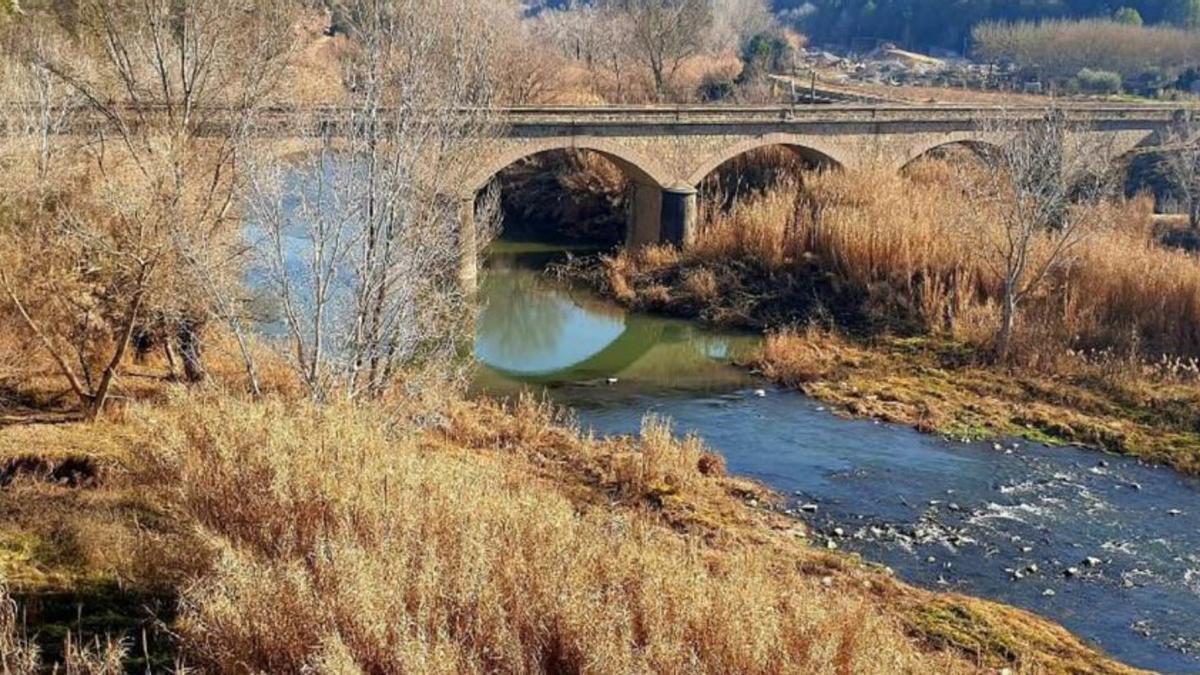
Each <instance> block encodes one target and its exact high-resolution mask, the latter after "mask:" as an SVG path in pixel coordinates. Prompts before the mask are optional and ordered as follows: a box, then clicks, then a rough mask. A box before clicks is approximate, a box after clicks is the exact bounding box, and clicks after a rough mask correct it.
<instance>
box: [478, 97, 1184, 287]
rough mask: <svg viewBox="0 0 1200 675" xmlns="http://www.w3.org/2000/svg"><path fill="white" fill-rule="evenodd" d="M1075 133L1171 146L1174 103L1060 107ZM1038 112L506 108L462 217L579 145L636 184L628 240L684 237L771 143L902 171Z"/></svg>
mask: <svg viewBox="0 0 1200 675" xmlns="http://www.w3.org/2000/svg"><path fill="white" fill-rule="evenodd" d="M1057 109H1058V110H1061V111H1062V112H1063V114H1065V115H1066V116H1067V118H1068V120H1070V121H1071V122H1072V123H1074V124H1078V128H1079V129H1081V131H1080V132H1078V133H1095V134H1105V135H1106V137H1107V138H1108V139H1110V141H1109V142H1111V144H1112V151H1113V154H1114V156H1120V155H1126V154H1129V153H1132V152H1136V151H1137V150H1138V149H1139V148H1147V147H1152V146H1155V145H1160V144H1162V143H1165V142H1166V139H1167V138H1168V132H1169V131H1170V130H1171V129H1172V127H1173V125H1176V124H1178V122H1179V120H1180V119H1181V115H1185V114H1186V111H1181V110H1180V109H1179V107H1178V106H1166V105H1128V106H1115V105H1068V106H1060V107H1059V108H1057ZM1046 114H1047V109H1046V108H1044V107H1023V108H1004V109H1000V108H988V107H979V106H965V105H936V106H933V105H931V106H916V105H914V106H894V107H880V106H809V107H804V108H792V107H717V106H707V107H702V106H683V107H537V108H533V107H529V108H509V109H505V110H503V111H502V113H501V124H502V127H501V128H502V132H501V134H500V137H499V138H496V139H492V140H489V141H488V142H486V143H484V144H483V146H482V147H480V148H479V152H478V153H476V154H475V157H476V164H477V166H476V167H475V168H474V170H473V171H472V172H471V174H470V178H469V179H468V180H467V182H466V184H465V185H464V186H463V192H462V194H461V195H459V198H461V199H462V200H463V214H464V215H463V217H464V219H468V218H471V217H472V216H471V214H473V212H474V206H473V205H474V199H475V195H476V193H477V192H478V191H479V190H480V189H482V188H483V187H484V186H486V185H487V183H488V182H489V181H491V180H492V178H493V177H494V176H495V175H496V174H497V173H499V172H500V171H501V170H503V169H504V168H505V167H507V166H509V165H511V164H513V163H515V162H517V161H520V160H521V159H524V158H526V157H530V156H532V155H536V154H538V153H541V152H546V151H551V150H563V149H586V150H591V151H594V152H597V153H599V154H601V155H603V156H604V157H606V158H608V159H609V160H611V161H613V162H614V163H615V164H617V165H618V166H620V167H621V168H622V169H623V170H624V171H625V173H626V174H627V175H628V177H629V178H630V179H631V180H632V182H633V185H634V194H633V199H632V200H631V201H632V205H631V208H630V213H629V216H628V227H627V231H626V241H627V243H628V244H630V245H635V246H636V245H643V244H648V243H657V242H672V243H685V242H687V241H689V240H690V239H691V237H692V236H693V233H694V229H695V223H696V213H697V188H698V186H699V184H700V183H701V182H702V181H703V180H704V178H705V177H706V176H708V175H709V174H710V173H711V172H712V171H713V170H715V169H716V168H717V167H719V166H720V165H721V164H723V163H725V162H726V161H729V160H731V159H733V158H735V157H737V156H739V155H741V154H744V153H746V152H749V151H752V150H754V149H757V148H761V147H766V146H784V147H789V148H792V149H794V150H795V151H796V152H798V153H800V154H801V156H803V157H804V158H806V159H808V160H809V161H810V162H811V163H813V164H815V165H820V166H825V167H830V168H843V167H844V168H857V167H862V166H866V165H868V164H874V165H881V166H885V167H890V168H891V169H893V170H896V171H899V170H901V169H902V168H903V167H905V166H906V165H908V164H909V163H910V162H912V161H914V160H916V159H918V158H920V157H922V156H924V155H926V154H928V153H929V152H931V151H934V150H936V149H938V148H942V147H943V146H947V145H953V144H964V145H969V146H980V145H982V146H986V145H994V144H998V143H1000V142H1002V141H1003V139H1002V138H997V137H995V136H996V134H997V133H998V132H990V133H989V132H986V131H982V130H981V128H980V124H979V121H980V120H983V119H989V118H995V117H997V116H1003V117H1004V118H1006V119H1018V120H1028V121H1034V120H1037V119H1041V118H1043V117H1044V116H1045V115H1046ZM467 225H468V223H467V222H464V228H463V232H464V250H463V276H464V280H465V281H466V282H467V283H468V284H473V281H474V278H475V264H476V262H475V260H476V251H475V248H474V242H473V241H472V239H473V236H472V233H473V232H474V228H473V227H469V226H467Z"/></svg>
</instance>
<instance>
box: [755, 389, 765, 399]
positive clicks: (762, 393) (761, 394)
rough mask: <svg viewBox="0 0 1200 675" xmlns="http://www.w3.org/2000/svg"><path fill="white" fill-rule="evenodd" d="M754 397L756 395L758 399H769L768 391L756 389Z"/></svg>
mask: <svg viewBox="0 0 1200 675" xmlns="http://www.w3.org/2000/svg"><path fill="white" fill-rule="evenodd" d="M754 395H755V396H756V397H757V398H766V397H767V390H766V389H755V390H754Z"/></svg>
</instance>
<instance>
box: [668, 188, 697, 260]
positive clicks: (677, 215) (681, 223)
mask: <svg viewBox="0 0 1200 675" xmlns="http://www.w3.org/2000/svg"><path fill="white" fill-rule="evenodd" d="M697 195H698V192H697V191H696V188H694V187H691V186H690V185H684V186H678V187H672V188H668V189H666V190H663V196H662V230H661V237H660V241H661V242H662V243H664V244H674V245H675V246H679V247H680V248H682V247H684V246H689V245H691V243H692V242H693V241H695V240H696V222H697V219H698V218H699V213H698V212H699V198H698V196H697Z"/></svg>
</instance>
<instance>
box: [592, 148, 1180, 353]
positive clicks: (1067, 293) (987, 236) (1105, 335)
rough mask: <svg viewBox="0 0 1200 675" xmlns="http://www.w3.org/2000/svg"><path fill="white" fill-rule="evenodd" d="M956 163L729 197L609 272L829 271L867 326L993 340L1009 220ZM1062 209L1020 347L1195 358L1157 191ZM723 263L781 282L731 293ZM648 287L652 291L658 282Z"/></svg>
mask: <svg viewBox="0 0 1200 675" xmlns="http://www.w3.org/2000/svg"><path fill="white" fill-rule="evenodd" d="M963 170H964V169H963V168H962V167H961V165H955V164H951V163H948V162H934V161H930V162H923V163H922V164H921V165H919V166H917V167H914V168H913V169H911V170H910V171H908V172H907V173H906V174H905V175H902V176H899V175H894V174H892V173H890V172H887V171H884V170H864V171H858V172H826V173H817V174H810V175H808V176H806V179H805V181H804V182H803V183H801V182H799V181H797V180H787V181H784V182H782V183H780V184H778V185H776V186H775V187H774V188H772V189H769V190H766V191H763V192H760V193H756V194H754V195H752V196H750V197H748V198H743V199H741V200H740V201H738V202H737V203H735V204H733V205H732V207H730V208H720V207H719V206H718V205H712V204H710V205H709V207H708V208H707V209H706V217H705V218H704V222H703V224H702V228H701V232H700V234H699V236H698V239H697V242H696V243H695V245H694V246H693V247H692V248H690V249H689V250H687V251H685V252H683V253H682V254H677V255H676V260H675V261H674V263H673V264H674V267H672V266H671V265H670V264H665V263H664V261H667V262H668V263H669V262H671V261H669V260H668V259H669V258H670V255H669V254H668V253H665V252H663V251H658V250H650V251H642V252H630V253H626V254H623V255H622V256H619V257H618V259H616V260H614V261H612V262H611V263H610V265H609V279H610V285H611V286H612V287H613V288H614V289H618V290H620V291H621V293H620V294H619V295H621V296H624V298H625V299H626V300H627V301H633V302H635V303H636V300H637V298H638V297H639V295H640V293H639V290H638V289H639V288H640V289H648V288H651V287H652V286H653V285H654V284H658V285H660V286H661V285H663V279H664V277H667V276H670V275H671V274H672V273H675V272H678V276H679V277H680V278H681V279H695V280H696V281H694V282H691V283H690V284H684V283H667V284H666V285H667V286H668V287H669V290H670V294H673V297H674V298H675V300H676V301H678V302H683V303H689V302H690V303H692V304H700V303H701V302H702V301H703V300H705V299H708V300H709V301H713V300H714V299H715V300H716V301H717V302H722V301H725V302H728V301H730V300H729V299H730V298H733V299H736V298H738V297H754V298H756V299H759V298H761V297H763V296H768V295H770V294H772V293H776V292H779V291H778V289H779V288H782V287H787V286H788V285H789V284H791V285H794V284H796V283H797V281H796V280H797V279H800V278H807V279H809V280H813V279H816V280H818V281H820V283H821V284H823V286H820V287H817V288H815V290H814V291H813V292H814V293H818V294H819V293H820V292H821V291H822V290H824V291H828V293H829V295H828V297H825V298H820V299H821V300H823V301H824V303H825V307H824V308H825V309H829V308H832V309H833V310H835V311H834V312H833V315H834V316H837V314H838V311H844V310H846V309H847V306H848V305H854V307H853V309H854V310H855V313H856V314H857V315H862V316H865V317H866V318H867V321H866V325H867V326H868V327H869V328H870V329H871V330H872V331H892V330H899V331H901V332H905V331H914V330H915V331H917V332H922V333H929V334H935V335H945V336H950V337H953V338H956V339H960V340H963V341H965V342H968V343H970V344H973V345H975V346H977V347H980V348H984V349H986V348H988V347H990V345H991V340H992V339H993V336H994V334H995V332H996V329H997V326H998V325H999V320H1000V317H999V303H1000V300H1001V296H1002V276H1001V274H1002V270H1003V264H1004V263H1003V259H1002V257H1001V255H1002V254H1001V250H1002V246H1001V242H1002V241H1003V238H1004V236H1005V233H1004V231H1003V230H1002V228H1001V227H1000V226H999V225H998V224H997V222H998V219H997V218H993V217H990V216H989V213H988V211H987V209H986V208H985V207H983V206H980V205H979V204H972V203H970V201H969V199H968V198H967V197H966V194H965V193H964V191H963V187H962V186H963V184H964V183H963V181H962V180H961V178H960V177H959V176H957V175H955V174H956V173H957V172H961V171H963ZM1071 217H1072V218H1076V219H1078V221H1079V222H1080V223H1081V224H1082V225H1081V227H1082V229H1083V231H1084V232H1085V234H1084V235H1083V236H1082V237H1080V238H1079V240H1078V241H1077V243H1075V244H1074V245H1073V246H1071V248H1070V250H1069V252H1068V253H1067V255H1065V256H1064V257H1063V258H1062V261H1061V264H1059V265H1056V266H1054V269H1053V272H1052V274H1050V275H1049V276H1048V278H1047V280H1046V282H1045V283H1043V284H1041V285H1040V286H1039V287H1038V289H1037V291H1036V292H1035V293H1033V294H1032V295H1031V297H1029V298H1028V299H1027V300H1026V301H1025V302H1024V304H1023V306H1022V307H1021V315H1020V332H1019V335H1020V336H1021V337H1022V340H1021V344H1020V349H1019V350H1018V353H1019V360H1020V361H1021V362H1023V363H1025V364H1028V365H1039V366H1045V367H1048V368H1052V367H1053V363H1054V362H1055V361H1056V360H1057V359H1058V358H1060V357H1061V355H1063V354H1065V353H1067V352H1068V351H1074V352H1099V351H1104V350H1107V351H1110V352H1112V353H1119V354H1128V355H1138V356H1141V357H1148V358H1152V359H1154V358H1158V357H1160V356H1162V355H1164V354H1165V355H1170V356H1173V357H1179V358H1184V359H1194V358H1198V357H1200V258H1198V257H1197V256H1196V255H1194V254H1189V253H1186V252H1182V251H1177V250H1171V249H1168V248H1165V247H1163V246H1161V245H1160V244H1159V243H1158V242H1157V239H1156V238H1155V234H1154V228H1153V223H1152V208H1151V203H1150V201H1149V200H1148V199H1142V198H1135V199H1130V200H1116V201H1111V202H1107V203H1102V204H1095V205H1087V206H1078V207H1074V210H1073V211H1072V214H1071ZM1053 244H1054V242H1053V240H1052V238H1051V237H1049V236H1047V237H1044V238H1043V239H1041V240H1038V241H1036V242H1035V243H1034V246H1033V249H1032V254H1031V255H1032V257H1033V260H1034V263H1033V265H1032V266H1031V267H1035V268H1036V267H1037V266H1038V265H1039V264H1040V262H1041V261H1042V260H1045V259H1046V256H1048V255H1049V254H1050V253H1049V252H1050V249H1051V247H1052V246H1053ZM731 264H737V265H740V266H741V267H742V268H743V269H742V271H741V272H740V273H739V276H740V277H741V280H742V281H744V280H745V278H746V276H747V275H746V273H745V271H744V268H746V267H750V268H753V269H754V270H755V272H756V273H757V274H758V276H759V278H760V279H762V280H763V281H764V283H769V284H773V285H774V288H771V287H764V288H758V289H755V290H756V291H757V292H756V293H741V294H738V293H733V294H730V293H726V291H728V290H729V288H728V286H729V284H730V283H732V282H731V279H730V274H728V273H727V272H725V271H723V270H725V269H726V268H727V267H728V266H729V265H731ZM701 268H702V269H703V270H704V271H703V272H702V271H701ZM679 270H683V271H682V272H679ZM781 279H782V280H783V281H781ZM700 281H703V282H704V283H700ZM811 283H815V282H811ZM655 293H657V295H658V296H659V297H658V299H659V301H661V299H662V295H663V291H662V290H661V289H659V290H656V291H655ZM701 296H702V297H701ZM795 309H796V311H795V312H794V314H793V316H792V317H791V320H792V321H794V322H796V323H805V322H807V321H809V320H812V319H814V318H817V319H820V318H821V315H820V314H819V313H817V312H814V311H813V309H814V308H813V306H812V305H805V306H800V307H796V308H795ZM730 314H731V315H733V316H739V315H747V314H753V311H752V310H749V311H741V312H731V313H730ZM858 327H861V326H858Z"/></svg>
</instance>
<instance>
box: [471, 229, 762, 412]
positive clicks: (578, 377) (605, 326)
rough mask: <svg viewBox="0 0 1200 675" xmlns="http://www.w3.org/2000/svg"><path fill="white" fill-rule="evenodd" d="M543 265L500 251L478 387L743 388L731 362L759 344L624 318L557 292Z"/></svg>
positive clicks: (479, 349)
mask: <svg viewBox="0 0 1200 675" xmlns="http://www.w3.org/2000/svg"><path fill="white" fill-rule="evenodd" d="M542 264H544V257H538V256H529V255H518V254H516V253H512V252H511V251H506V249H505V247H504V245H503V244H501V246H500V248H499V250H498V251H493V253H492V255H491V257H490V259H489V268H488V270H487V274H486V275H485V278H484V283H483V286H482V288H481V299H482V301H483V303H484V306H483V309H482V310H481V312H480V316H479V318H478V323H477V328H476V337H475V354H476V358H477V359H478V360H479V361H480V362H481V363H482V364H484V365H485V366H486V367H487V368H486V369H485V372H484V373H483V375H482V376H481V384H480V386H481V387H482V388H485V389H492V390H506V389H507V388H509V387H511V386H513V385H520V384H522V383H536V384H542V385H554V386H559V385H571V384H575V385H590V384H595V383H597V382H598V381H600V382H605V383H609V382H611V381H612V380H616V381H617V382H618V383H623V384H624V385H625V386H632V385H635V384H636V385H637V386H640V387H647V386H649V387H653V388H660V389H661V388H697V387H699V388H708V387H713V386H735V385H738V384H745V383H746V382H748V381H749V377H748V376H747V375H746V374H745V373H744V372H743V371H742V370H741V369H739V368H736V367H734V366H733V365H732V361H733V360H735V359H736V358H738V357H739V356H743V355H745V354H747V353H748V351H749V350H750V349H753V348H754V347H755V346H756V345H757V344H758V338H757V337H756V336H752V335H739V334H724V333H719V332H714V331H707V330H703V329H700V328H698V327H696V326H693V325H691V324H689V323H688V322H684V321H675V320H670V319H663V318H658V317H651V316H646V315H640V314H636V313H627V312H626V311H625V310H623V309H621V308H620V307H617V306H616V305H614V304H612V303H611V302H608V301H605V300H602V299H600V298H597V297H596V296H594V295H592V294H590V293H588V292H585V291H581V290H572V289H567V288H564V287H563V286H562V285H560V284H554V283H550V282H549V281H548V280H547V279H546V277H545V276H544V275H543V273H542V272H540V271H539V270H540V266H541V265H542Z"/></svg>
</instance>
